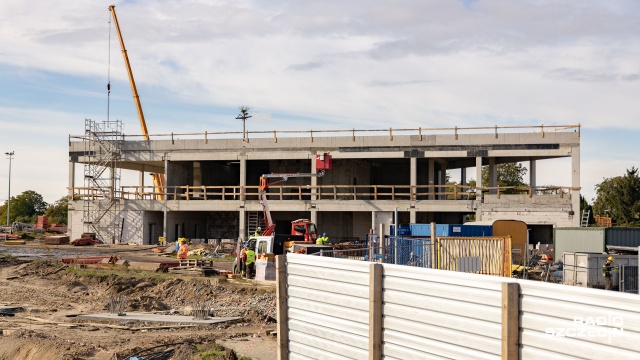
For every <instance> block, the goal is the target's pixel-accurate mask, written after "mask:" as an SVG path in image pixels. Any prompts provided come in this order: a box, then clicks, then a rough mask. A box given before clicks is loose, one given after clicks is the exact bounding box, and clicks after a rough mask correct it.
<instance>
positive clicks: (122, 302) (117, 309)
mask: <svg viewBox="0 0 640 360" xmlns="http://www.w3.org/2000/svg"><path fill="white" fill-rule="evenodd" d="M126 308H127V297H126V296H124V295H120V296H117V295H111V296H109V313H110V314H118V316H124V315H127V314H126V313H125V312H124V310H125V309H126Z"/></svg>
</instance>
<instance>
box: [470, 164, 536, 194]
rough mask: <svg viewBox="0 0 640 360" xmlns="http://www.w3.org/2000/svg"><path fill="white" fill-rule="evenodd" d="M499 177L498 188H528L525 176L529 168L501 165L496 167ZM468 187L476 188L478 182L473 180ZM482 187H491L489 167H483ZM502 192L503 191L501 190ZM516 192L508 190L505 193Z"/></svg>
mask: <svg viewBox="0 0 640 360" xmlns="http://www.w3.org/2000/svg"><path fill="white" fill-rule="evenodd" d="M496 172H497V175H498V186H526V185H527V183H525V182H524V180H523V178H524V175H525V174H526V173H527V168H525V167H524V166H522V165H521V164H519V163H508V164H500V165H498V166H497V167H496ZM468 185H469V186H472V187H475V186H476V180H475V179H471V180H469V181H468ZM482 187H489V167H488V166H483V167H482ZM501 191H502V190H501ZM510 192H516V191H515V190H507V191H505V193H510Z"/></svg>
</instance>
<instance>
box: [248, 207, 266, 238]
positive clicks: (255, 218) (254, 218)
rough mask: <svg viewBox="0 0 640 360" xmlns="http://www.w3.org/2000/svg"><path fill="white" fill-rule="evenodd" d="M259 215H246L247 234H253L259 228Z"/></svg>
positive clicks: (250, 213) (251, 213) (256, 213)
mask: <svg viewBox="0 0 640 360" xmlns="http://www.w3.org/2000/svg"><path fill="white" fill-rule="evenodd" d="M260 214H261V213H259V212H249V213H247V234H248V235H251V234H253V233H254V232H255V231H256V229H258V226H260V224H261V223H262V221H263V220H262V219H260Z"/></svg>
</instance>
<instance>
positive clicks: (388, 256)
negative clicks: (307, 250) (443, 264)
mask: <svg viewBox="0 0 640 360" xmlns="http://www.w3.org/2000/svg"><path fill="white" fill-rule="evenodd" d="M311 256H325V257H334V258H341V259H349V260H358V261H368V262H382V263H385V264H396V265H406V266H416V267H423V268H431V267H432V264H433V262H432V259H433V245H432V244H431V240H429V239H428V238H402V237H390V238H386V239H385V241H384V244H383V245H380V242H379V239H378V237H375V236H374V237H372V238H371V241H368V246H367V247H364V248H359V249H344V250H330V251H320V252H317V253H314V254H311Z"/></svg>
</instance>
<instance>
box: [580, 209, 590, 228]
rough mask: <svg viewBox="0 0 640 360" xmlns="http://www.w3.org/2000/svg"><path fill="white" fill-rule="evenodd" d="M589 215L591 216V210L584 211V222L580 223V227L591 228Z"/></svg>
mask: <svg viewBox="0 0 640 360" xmlns="http://www.w3.org/2000/svg"><path fill="white" fill-rule="evenodd" d="M589 215H591V210H582V220H581V221H580V227H587V226H589Z"/></svg>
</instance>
